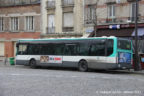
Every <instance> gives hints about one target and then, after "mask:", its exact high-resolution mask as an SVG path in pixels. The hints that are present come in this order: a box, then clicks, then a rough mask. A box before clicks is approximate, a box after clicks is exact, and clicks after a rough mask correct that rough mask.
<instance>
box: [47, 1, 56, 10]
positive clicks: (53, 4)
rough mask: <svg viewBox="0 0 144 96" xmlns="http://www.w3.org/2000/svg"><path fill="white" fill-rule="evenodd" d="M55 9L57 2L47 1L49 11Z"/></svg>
mask: <svg viewBox="0 0 144 96" xmlns="http://www.w3.org/2000/svg"><path fill="white" fill-rule="evenodd" d="M53 8H55V1H47V9H53Z"/></svg>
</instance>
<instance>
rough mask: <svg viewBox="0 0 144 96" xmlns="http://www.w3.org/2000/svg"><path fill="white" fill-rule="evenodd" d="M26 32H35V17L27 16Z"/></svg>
mask: <svg viewBox="0 0 144 96" xmlns="http://www.w3.org/2000/svg"><path fill="white" fill-rule="evenodd" d="M25 26H26V30H27V31H33V30H34V17H33V16H26V25H25Z"/></svg>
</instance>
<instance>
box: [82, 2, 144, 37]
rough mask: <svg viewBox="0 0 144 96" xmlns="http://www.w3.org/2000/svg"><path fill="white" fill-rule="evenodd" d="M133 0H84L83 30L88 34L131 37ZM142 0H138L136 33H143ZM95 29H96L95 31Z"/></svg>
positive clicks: (133, 18)
mask: <svg viewBox="0 0 144 96" xmlns="http://www.w3.org/2000/svg"><path fill="white" fill-rule="evenodd" d="M135 8H136V3H135V0H85V2H84V10H85V11H84V14H85V16H84V22H85V24H84V30H85V32H86V33H88V34H90V36H98V37H99V36H117V37H133V36H134V34H135V31H134V28H135V12H136V10H135ZM143 9H144V0H139V8H138V10H139V11H138V27H139V28H138V35H141V36H143V35H144V10H143ZM95 30H96V31H95Z"/></svg>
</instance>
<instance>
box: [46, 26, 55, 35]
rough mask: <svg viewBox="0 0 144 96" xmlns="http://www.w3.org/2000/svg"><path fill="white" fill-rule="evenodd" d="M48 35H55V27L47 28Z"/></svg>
mask: <svg viewBox="0 0 144 96" xmlns="http://www.w3.org/2000/svg"><path fill="white" fill-rule="evenodd" d="M46 33H47V34H55V27H47V32H46Z"/></svg>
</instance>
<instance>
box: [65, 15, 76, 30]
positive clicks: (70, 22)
mask: <svg viewBox="0 0 144 96" xmlns="http://www.w3.org/2000/svg"><path fill="white" fill-rule="evenodd" d="M73 27H74V16H73V13H64V14H63V32H69V31H73V30H74V29H73Z"/></svg>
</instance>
